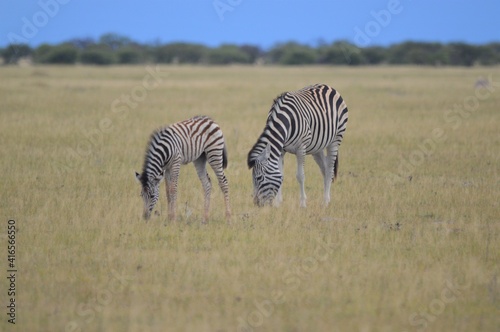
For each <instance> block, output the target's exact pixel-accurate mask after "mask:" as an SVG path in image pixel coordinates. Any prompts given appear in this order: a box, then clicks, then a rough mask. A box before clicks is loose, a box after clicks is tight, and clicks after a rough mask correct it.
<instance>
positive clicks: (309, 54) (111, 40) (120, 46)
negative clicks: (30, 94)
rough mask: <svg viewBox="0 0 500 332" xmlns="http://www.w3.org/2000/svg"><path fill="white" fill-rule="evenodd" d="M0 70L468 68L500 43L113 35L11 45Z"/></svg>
mask: <svg viewBox="0 0 500 332" xmlns="http://www.w3.org/2000/svg"><path fill="white" fill-rule="evenodd" d="M0 55H1V57H2V58H3V63H4V64H16V63H17V62H18V61H19V60H20V59H23V58H25V59H30V60H31V61H32V62H34V63H40V64H75V63H82V64H91V65H112V64H142V63H168V64H208V65H227V64H277V65H312V64H324V65H350V66H358V65H377V64H390V65H393V64H395V65H403V64H413V65H429V66H441V65H443V66H473V65H488V66H489V65H497V64H499V63H500V42H496V43H490V44H485V45H470V44H466V43H449V44H441V43H427V42H411V41H409V42H403V43H399V44H394V45H391V46H388V47H380V46H370V47H362V48H360V47H357V46H356V45H354V44H352V43H349V42H347V41H337V42H333V43H329V44H328V43H320V44H319V45H317V46H315V47H312V46H308V45H304V44H299V43H296V42H288V43H281V44H276V45H275V46H273V47H272V48H271V49H269V50H267V51H264V50H263V49H262V48H260V47H259V46H255V45H233V44H224V45H221V46H219V47H207V46H205V45H202V44H195V43H182V42H178V43H169V44H160V43H156V44H140V43H137V42H134V41H133V40H131V39H129V38H127V37H124V36H120V35H117V34H111V33H110V34H105V35H103V36H101V37H100V38H99V40H97V41H96V40H93V39H89V38H81V39H72V40H69V41H67V42H64V43H61V44H58V45H49V44H42V45H40V46H38V47H36V48H31V47H30V46H28V45H26V44H11V45H9V46H7V47H6V48H4V49H0Z"/></svg>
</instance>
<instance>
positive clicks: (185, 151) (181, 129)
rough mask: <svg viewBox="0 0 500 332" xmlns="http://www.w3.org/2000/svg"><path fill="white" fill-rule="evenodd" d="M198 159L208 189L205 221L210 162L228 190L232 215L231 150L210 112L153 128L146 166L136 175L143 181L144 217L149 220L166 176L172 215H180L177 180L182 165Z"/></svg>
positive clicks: (207, 196) (198, 170)
mask: <svg viewBox="0 0 500 332" xmlns="http://www.w3.org/2000/svg"><path fill="white" fill-rule="evenodd" d="M191 162H193V163H194V166H195V168H196V173H197V174H198V177H199V179H200V181H201V184H202V186H203V190H204V196H205V204H204V213H203V219H202V222H203V223H206V222H207V220H208V212H209V208H210V192H211V189H212V185H211V181H210V177H209V176H208V173H207V169H206V164H207V162H208V164H209V165H210V167H211V168H212V169H213V171H214V173H215V175H216V176H217V180H218V183H219V186H220V188H221V190H222V192H223V194H224V201H225V205H226V218H227V219H228V220H229V219H230V217H231V209H230V206H229V187H228V182H227V179H226V176H225V175H224V169H225V168H226V167H227V151H226V146H225V141H224V136H223V134H222V130H221V129H220V127H219V125H217V123H215V122H214V121H213V120H212V119H210V118H209V117H206V116H196V117H194V118H191V119H188V120H185V121H181V122H178V123H175V124H172V125H170V126H167V127H164V128H161V129H158V130H156V131H155V132H153V134H152V135H151V138H150V140H149V143H148V146H147V149H146V156H145V160H144V167H143V170H142V173H141V174H138V173H136V178H137V180H139V182H140V183H141V185H142V192H141V196H142V198H143V201H144V212H143V217H144V218H145V219H146V220H147V219H149V217H150V216H151V211H153V208H154V206H155V204H156V202H157V201H158V196H159V193H158V192H159V185H160V181H161V180H162V179H163V178H164V179H165V184H166V193H167V201H168V217H169V219H170V220H175V219H176V211H175V210H176V200H177V182H178V178H179V172H180V167H181V165H185V164H188V163H191Z"/></svg>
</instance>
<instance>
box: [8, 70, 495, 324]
mask: <svg viewBox="0 0 500 332" xmlns="http://www.w3.org/2000/svg"><path fill="white" fill-rule="evenodd" d="M160 71H161V74H160V75H159V77H160V78H161V83H160V84H159V85H158V86H157V87H155V88H152V89H150V90H149V91H147V93H146V94H142V95H141V92H144V91H146V90H141V88H140V87H141V86H142V84H143V79H144V78H145V77H147V75H148V71H147V69H146V68H145V67H112V68H97V67H95V68H94V67H31V68H30V67H28V68H14V67H4V68H0V75H1V77H2V80H1V81H0V98H1V99H0V100H2V104H1V106H0V116H1V122H0V132H1V133H2V134H1V136H0V137H1V140H2V141H1V143H2V144H1V147H2V161H1V164H2V171H3V174H2V175H3V176H2V177H1V180H0V183H1V188H2V199H1V202H0V204H1V211H2V215H3V217H2V218H3V219H4V220H5V221H7V220H8V218H14V219H15V220H16V221H17V226H18V234H17V240H18V265H19V273H18V275H19V276H18V284H17V287H18V290H19V292H18V295H17V305H18V321H17V325H19V326H18V328H21V329H22V330H23V331H64V330H66V331H71V330H75V331H76V330H81V331H167V330H168V331H235V330H239V331H251V330H255V331H419V330H425V329H427V330H429V331H479V330H483V331H493V330H499V329H500V318H499V315H498V312H499V310H500V284H499V273H500V270H499V265H498V262H499V261H500V241H499V231H500V224H499V217H500V213H499V196H500V195H499V194H500V188H499V185H500V182H499V180H500V179H499V168H500V160H499V158H500V157H499V156H500V155H499V153H500V138H499V135H498V123H499V121H500V118H499V117H500V116H499V113H498V110H499V109H500V84H498V81H499V80H500V69H499V68H473V69H460V68H453V69H451V68H441V69H439V68H438V69H436V68H416V67H401V68H384V67H377V68H365V67H361V68H342V67H340V68H338V67H298V68H267V67H262V68H253V67H223V68H222V67H210V68H206V67H160ZM490 74H491V75H492V76H491V78H492V79H493V81H494V82H493V83H492V85H491V86H490V89H491V90H494V91H492V92H491V93H490V94H489V96H487V97H485V98H483V100H480V101H479V105H478V106H477V107H476V106H474V105H473V106H474V107H473V109H472V110H470V111H467V110H466V109H464V107H463V104H464V98H467V97H468V96H474V95H475V90H474V83H475V82H476V80H477V79H478V77H479V76H483V77H488V75H490ZM152 82H153V81H150V82H149V83H152ZM317 82H323V83H327V84H330V85H332V86H334V87H335V88H337V89H338V90H339V91H340V92H341V94H342V96H343V97H344V99H345V100H346V102H347V105H348V107H349V110H350V115H349V124H348V129H347V133H346V137H345V140H344V143H343V144H342V146H341V148H340V158H341V159H340V176H339V179H338V181H337V182H336V183H335V184H334V186H333V188H332V202H331V205H330V206H329V207H327V208H324V207H323V206H322V204H321V203H322V180H321V176H320V173H319V170H318V169H317V167H316V165H315V164H314V162H313V160H312V158H308V159H307V162H306V190H307V194H308V198H309V201H308V207H307V209H299V208H298V207H297V205H298V202H299V193H298V185H297V183H296V181H295V175H294V174H295V159H294V157H293V156H287V158H286V162H285V184H284V203H283V205H282V206H281V207H280V208H278V209H275V208H264V209H257V208H256V207H254V206H253V205H252V200H251V197H250V195H251V191H252V188H251V178H250V172H249V171H248V170H247V168H246V154H247V152H248V150H249V149H250V147H251V146H252V145H253V143H254V142H255V140H256V139H257V137H258V135H259V134H260V131H261V130H262V128H263V126H264V121H265V118H266V115H267V111H268V109H269V107H270V105H271V103H272V100H273V98H274V97H276V96H277V95H278V94H279V93H280V92H283V91H287V90H294V89H297V88H301V87H303V86H305V85H308V84H311V83H317ZM150 87H152V86H151V85H150ZM480 92H482V93H485V92H487V90H486V89H484V88H483V89H481V90H480ZM132 93H136V97H138V98H139V99H142V100H137V103H136V104H131V106H128V107H125V106H124V105H125V104H124V103H123V102H121V103H119V104H115V108H113V107H112V103H113V101H114V100H120V98H121V96H122V95H130V94H132ZM466 100H467V101H471V100H472V99H470V98H469V99H466ZM472 101H473V100H472ZM455 104H458V105H459V108H458V109H460V110H461V111H462V113H461V114H460V113H447V112H448V111H449V110H453V109H454V105H455ZM118 106H120V107H121V108H118ZM132 106H134V107H132ZM196 114H206V115H210V116H211V117H213V118H214V119H215V120H216V121H217V122H218V123H219V124H220V125H221V127H222V129H223V131H224V133H225V136H226V139H227V141H228V150H229V158H230V159H229V168H228V170H227V173H226V174H227V176H228V180H229V182H230V190H231V199H232V207H233V212H234V220H233V223H232V225H231V226H227V225H226V223H225V221H224V209H223V197H222V194H221V193H220V190H219V189H218V188H216V187H215V188H214V190H213V196H212V209H211V221H210V223H209V225H207V226H202V225H200V219H201V213H202V190H201V184H200V183H199V182H198V179H197V177H196V173H195V171H194V167H193V166H192V165H190V166H187V167H184V168H182V170H181V178H180V185H179V200H178V209H179V214H180V222H179V223H178V224H167V225H165V219H166V199H165V195H164V192H163V186H162V196H161V198H160V202H161V205H160V206H158V210H159V211H160V212H161V216H159V217H155V218H153V219H152V221H150V222H149V223H147V224H146V223H144V222H143V221H142V220H141V219H140V216H141V209H142V201H141V199H140V197H139V192H140V190H139V187H138V185H137V183H136V182H135V180H134V178H133V176H134V173H133V172H134V170H140V168H141V166H142V162H143V160H142V158H143V153H144V148H145V145H146V143H147V139H148V136H149V134H150V133H151V131H152V130H153V129H154V128H156V127H159V126H161V125H163V124H167V123H171V122H175V121H179V120H182V119H185V118H188V117H190V116H193V115H196ZM433 135H434V136H433ZM429 138H433V139H434V141H432V142H430V141H428V139H429ZM426 140H427V141H426ZM408 160H413V162H412V163H409V162H405V161H408ZM212 178H213V174H212ZM1 234H6V227H4V230H2V233H1ZM4 240H5V236H4V237H3V238H2V242H1V243H2V245H1V247H2V248H6V245H5V242H4ZM3 250H4V251H5V249H3ZM4 254H5V255H3V256H4V257H5V256H6V255H7V254H6V253H5V252H4ZM3 264H4V265H3V266H2V269H4V270H5V269H6V264H7V262H6V259H4V263H3ZM5 285H6V283H3V282H2V283H1V287H2V288H1V289H0V294H2V295H1V296H0V299H1V300H2V303H4V302H5V304H6V301H7V300H6V299H7V296H6V290H5V289H4V286H5ZM4 308H5V307H4ZM7 325H8V324H7V323H6V318H5V314H4V318H3V319H2V322H1V323H0V326H1V329H2V330H8V329H9V328H11V326H7ZM73 328H74V329H73Z"/></svg>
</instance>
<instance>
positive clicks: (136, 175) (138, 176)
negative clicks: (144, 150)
mask: <svg viewBox="0 0 500 332" xmlns="http://www.w3.org/2000/svg"><path fill="white" fill-rule="evenodd" d="M135 179H136V180H137V182H139V183H140V182H141V175H140V174H139V173H137V172H135Z"/></svg>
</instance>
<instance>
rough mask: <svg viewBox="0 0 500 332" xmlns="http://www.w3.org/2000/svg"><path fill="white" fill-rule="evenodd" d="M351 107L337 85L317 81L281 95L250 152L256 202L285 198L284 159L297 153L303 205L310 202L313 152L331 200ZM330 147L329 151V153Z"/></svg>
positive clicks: (248, 162)
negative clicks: (308, 173)
mask: <svg viewBox="0 0 500 332" xmlns="http://www.w3.org/2000/svg"><path fill="white" fill-rule="evenodd" d="M347 119H348V116H347V106H346V104H345V102H344V100H343V99H342V97H341V96H340V94H339V93H338V92H337V91H335V89H333V88H331V87H329V86H327V85H324V84H316V85H312V86H308V87H305V88H303V89H301V90H298V91H293V92H285V93H282V94H281V95H280V96H278V97H277V98H276V99H275V100H274V103H273V105H272V107H271V110H270V111H269V113H268V116H267V122H266V126H265V128H264V130H263V132H262V134H261V135H260V137H259V139H258V140H257V142H256V143H255V145H254V146H253V147H252V149H251V150H250V152H249V153H248V159H247V164H248V167H249V168H251V169H252V178H253V187H254V194H253V196H254V203H255V204H256V205H258V206H262V205H266V204H271V203H273V202H274V203H275V205H279V203H281V201H282V193H281V185H282V183H283V157H284V155H285V153H286V152H289V153H292V154H295V155H296V157H297V174H296V177H297V181H298V182H299V185H300V206H301V207H305V206H306V198H307V197H306V193H305V191H304V179H305V175H304V162H305V156H306V155H309V154H312V155H313V157H314V161H316V163H317V164H318V166H319V169H320V170H321V174H322V175H323V182H324V201H325V204H326V205H327V204H328V203H329V202H330V186H331V183H332V182H333V180H334V179H335V177H337V170H338V149H339V146H340V143H342V139H343V137H344V132H345V130H346V125H347ZM325 150H326V155H325Z"/></svg>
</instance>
